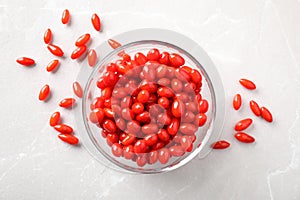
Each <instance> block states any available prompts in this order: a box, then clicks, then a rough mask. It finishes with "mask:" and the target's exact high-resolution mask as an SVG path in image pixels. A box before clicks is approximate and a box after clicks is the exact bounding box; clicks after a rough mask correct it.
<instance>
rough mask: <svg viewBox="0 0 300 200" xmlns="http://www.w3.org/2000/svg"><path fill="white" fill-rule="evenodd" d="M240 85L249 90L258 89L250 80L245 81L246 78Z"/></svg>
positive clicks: (241, 80)
mask: <svg viewBox="0 0 300 200" xmlns="http://www.w3.org/2000/svg"><path fill="white" fill-rule="evenodd" d="M240 84H241V85H242V86H244V87H245V88H247V89H249V90H255V89H256V85H255V84H254V83H253V82H252V81H250V80H248V79H244V78H242V79H240Z"/></svg>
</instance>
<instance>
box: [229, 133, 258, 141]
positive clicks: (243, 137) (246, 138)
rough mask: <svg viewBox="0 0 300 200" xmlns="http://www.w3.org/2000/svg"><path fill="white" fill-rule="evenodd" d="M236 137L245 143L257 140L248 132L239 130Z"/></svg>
mask: <svg viewBox="0 0 300 200" xmlns="http://www.w3.org/2000/svg"><path fill="white" fill-rule="evenodd" d="M234 137H235V138H236V139H237V140H238V141H240V142H243V143H253V142H254V141H255V139H254V138H253V137H252V136H250V135H248V134H247V133H244V132H237V133H236V134H235V135H234Z"/></svg>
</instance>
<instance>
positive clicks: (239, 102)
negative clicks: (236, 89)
mask: <svg viewBox="0 0 300 200" xmlns="http://www.w3.org/2000/svg"><path fill="white" fill-rule="evenodd" d="M232 104H233V108H234V109H235V110H238V109H240V107H241V105H242V97H241V95H240V94H236V95H235V96H234V97H233V102H232Z"/></svg>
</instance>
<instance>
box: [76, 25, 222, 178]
mask: <svg viewBox="0 0 300 200" xmlns="http://www.w3.org/2000/svg"><path fill="white" fill-rule="evenodd" d="M151 33H152V34H151ZM155 35H157V36H155ZM119 37H120V39H117V40H118V41H119V42H123V44H124V43H126V42H127V44H125V45H123V46H122V47H120V48H118V49H116V50H110V51H111V52H109V53H108V54H107V55H106V56H105V57H104V58H103V59H101V60H100V61H99V63H98V64H97V65H96V67H95V68H94V71H93V72H92V73H90V71H86V70H82V72H81V73H80V75H79V78H78V80H79V81H80V82H84V83H85V86H86V87H85V92H84V97H83V99H82V109H81V110H80V111H79V112H78V113H77V114H76V117H77V124H78V126H79V127H81V128H80V130H81V131H80V133H81V134H80V136H81V141H82V143H83V144H84V146H85V147H86V148H87V149H88V150H89V151H90V152H91V154H92V155H93V156H94V157H95V158H96V159H97V160H99V161H100V162H101V163H103V164H105V165H107V166H110V167H112V168H114V169H117V170H121V171H126V172H134V173H148V174H151V173H160V172H167V171H171V170H174V169H176V168H178V167H180V166H183V165H184V164H186V163H188V162H189V161H190V160H192V159H193V158H194V157H196V156H197V155H199V157H204V156H206V155H207V154H208V153H209V152H210V150H211V148H210V145H211V143H212V142H214V141H215V140H216V139H217V138H218V136H219V133H220V130H221V129H222V126H223V121H224V91H223V87H222V83H221V80H220V77H219V75H218V73H217V71H216V69H215V66H214V65H213V63H212V62H211V60H210V59H209V57H208V56H207V55H206V53H205V52H204V51H203V50H202V49H201V48H200V47H199V46H198V45H197V44H196V43H194V42H193V41H192V40H190V39H188V38H186V37H185V36H182V35H180V34H178V33H175V32H172V31H167V30H160V29H141V30H135V31H131V32H127V33H123V34H121V35H119ZM116 38H118V37H116ZM122 38H123V39H122ZM129 38H130V39H129ZM139 38H141V40H139ZM150 38H152V40H148V39H150ZM170 38H172V39H171V40H170ZM124 39H125V40H126V41H124ZM182 42H184V45H183V44H179V43H182ZM174 43H175V44H174ZM178 44H179V45H180V46H179V45H178ZM186 45H188V46H186ZM153 48H157V49H158V50H159V51H160V52H163V51H166V52H169V53H177V54H179V55H181V56H182V57H183V58H184V59H185V64H184V65H185V66H189V67H191V68H193V69H197V70H198V71H199V72H200V73H201V75H202V88H201V95H202V98H203V99H206V100H207V101H208V102H209V110H208V111H207V112H206V116H207V122H206V123H205V125H204V126H202V127H199V128H198V130H197V132H196V134H195V135H196V140H195V141H194V143H193V149H192V151H191V152H185V154H184V155H183V156H180V157H174V156H172V157H171V158H170V160H169V161H168V162H167V163H166V164H161V163H160V162H159V161H157V162H156V163H154V164H148V163H147V164H146V165H144V166H143V167H140V166H138V165H137V164H136V162H134V161H132V160H127V159H125V158H124V157H122V156H121V157H116V156H114V155H113V154H112V149H111V147H110V146H109V145H108V144H107V141H106V139H105V138H104V137H103V136H102V134H101V131H102V129H101V128H100V127H99V126H98V125H95V124H94V123H92V122H91V121H90V120H89V115H90V112H91V110H90V105H91V103H92V101H93V99H94V98H96V97H99V96H100V95H101V89H99V88H98V87H97V81H98V79H99V78H100V77H102V76H103V74H104V73H105V72H106V66H107V65H108V64H109V63H111V62H113V63H114V62H116V61H117V60H118V59H120V56H119V55H120V53H122V52H126V53H127V54H129V55H130V56H131V58H133V57H134V55H135V54H136V53H137V52H142V53H143V54H144V55H147V52H148V51H149V50H150V49H153ZM105 49H106V50H107V44H102V45H100V47H99V48H98V49H96V50H97V51H99V52H102V53H103V51H104V50H105ZM108 51H109V50H108ZM83 67H86V66H83ZM141 68H142V69H143V68H145V66H142V67H141ZM146 68H147V66H146ZM89 73H90V74H89ZM88 74H89V76H88V79H87V75H88ZM125 76H126V75H125ZM136 76H139V75H136ZM129 79H134V75H131V77H129ZM129 79H128V80H129ZM122 84H123V85H124V83H120V84H119V83H117V84H116V86H115V88H114V89H116V88H117V87H122ZM83 85H84V84H83ZM173 92H174V91H173ZM175 94H176V93H175ZM117 104H119V103H117ZM112 105H113V103H112ZM151 117H152V118H155V117H156V116H151ZM151 123H152V122H151ZM182 123H183V122H181V124H182ZM161 127H162V126H160V127H159V128H161ZM124 132H126V130H124ZM153 134H155V133H153ZM171 143H172V141H171ZM171 143H169V145H168V146H167V147H169V146H172V145H174V144H175V143H173V144H172V145H171ZM177 144H178V143H177ZM158 151H159V150H158ZM139 155H140V154H139ZM145 155H146V158H148V156H149V153H146V154H145Z"/></svg>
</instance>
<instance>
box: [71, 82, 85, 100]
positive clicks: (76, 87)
mask: <svg viewBox="0 0 300 200" xmlns="http://www.w3.org/2000/svg"><path fill="white" fill-rule="evenodd" d="M73 92H74V94H75V95H76V96H78V97H79V98H82V96H83V91H82V88H81V85H80V84H79V83H78V82H74V83H73Z"/></svg>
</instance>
